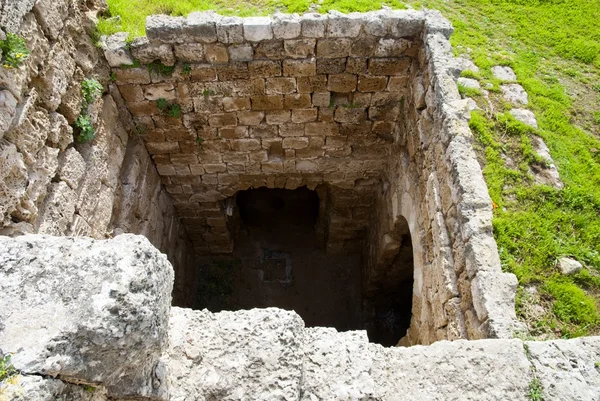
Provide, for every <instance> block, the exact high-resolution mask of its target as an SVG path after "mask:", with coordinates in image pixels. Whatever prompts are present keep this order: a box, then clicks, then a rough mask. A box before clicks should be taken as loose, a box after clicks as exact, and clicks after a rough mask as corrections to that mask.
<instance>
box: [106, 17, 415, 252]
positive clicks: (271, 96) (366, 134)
mask: <svg viewBox="0 0 600 401" xmlns="http://www.w3.org/2000/svg"><path fill="white" fill-rule="evenodd" d="M424 19H425V13H422V12H393V11H384V12H377V13H367V14H356V15H354V14H353V15H343V14H339V13H337V14H336V13H331V14H329V15H323V16H322V15H316V14H307V15H303V16H301V17H300V16H297V15H276V16H274V17H273V18H272V19H271V18H267V17H265V18H263V17H261V18H245V19H241V18H233V17H231V18H230V17H221V16H219V15H217V14H214V13H210V12H209V13H193V14H191V15H190V16H188V17H187V18H183V17H167V16H151V17H149V18H148V21H147V27H146V31H147V34H148V37H147V38H140V39H136V40H134V42H133V43H132V44H131V45H130V46H127V45H126V43H125V35H121V34H117V35H115V36H113V37H111V38H109V40H108V41H107V46H106V56H107V59H108V60H109V61H110V62H111V63H112V65H113V67H115V68H113V73H114V74H115V76H116V82H117V84H118V85H119V89H120V91H121V93H122V95H123V97H124V98H125V100H126V102H127V106H128V108H129V110H130V111H131V112H132V114H133V115H134V116H135V118H136V123H137V124H138V126H139V127H141V128H142V129H143V131H144V134H143V135H142V136H143V137H144V139H145V141H146V147H147V149H148V151H149V152H150V153H151V154H152V155H153V156H152V157H153V159H154V161H155V163H156V165H157V168H158V171H159V173H160V174H161V176H162V177H163V179H164V180H165V183H166V188H167V190H168V191H169V192H170V193H171V195H172V196H173V199H174V200H175V204H176V207H177V208H178V210H179V212H180V214H181V215H182V216H184V217H185V218H184V219H183V221H184V223H185V224H186V227H187V229H188V232H189V233H190V235H191V237H192V241H193V242H194V246H195V248H196V250H197V251H198V252H200V253H221V252H230V251H231V249H232V238H231V233H230V230H229V229H228V227H227V217H226V216H225V214H224V213H223V210H222V209H223V207H222V201H224V200H225V199H227V198H229V197H232V196H234V195H235V194H236V193H237V192H238V191H240V190H245V189H248V188H252V187H255V188H256V187H268V188H287V189H295V188H297V187H299V186H303V185H306V186H308V187H309V188H310V189H314V188H316V187H318V186H319V185H325V186H326V188H327V194H328V195H327V199H328V200H329V201H328V203H329V204H328V205H327V210H328V211H329V215H328V224H327V233H326V238H327V247H328V249H330V250H350V249H357V248H358V249H361V248H362V239H363V238H364V234H365V232H366V230H367V226H368V223H369V217H370V213H371V209H372V206H373V204H374V201H375V198H376V196H377V194H378V193H379V191H380V188H381V186H382V182H383V180H384V179H385V167H386V161H387V160H388V159H389V158H390V156H391V149H392V142H393V140H394V139H393V138H394V136H395V130H396V128H397V125H396V122H397V121H398V120H399V119H401V113H400V110H401V107H400V104H401V103H402V99H403V98H404V97H405V96H406V93H407V84H408V78H409V75H410V71H411V68H414V66H416V64H415V60H416V56H417V54H418V52H419V49H420V48H421V47H422V44H421V38H420V32H421V28H422V25H423V21H424ZM119 42H120V43H119ZM129 51H130V53H129ZM134 59H135V60H137V61H139V62H141V63H143V64H150V63H157V62H160V63H162V64H164V65H169V66H174V71H173V73H172V74H171V75H168V74H166V75H165V74H163V75H161V74H160V73H157V72H152V71H149V69H148V68H146V67H145V66H142V67H135V66H134V65H135V63H134ZM123 64H130V65H129V66H127V65H123ZM132 66H133V67H132ZM159 99H161V101H166V102H168V103H169V104H170V105H173V104H176V105H178V106H179V107H180V108H181V116H173V115H172V114H171V116H169V114H168V109H167V110H160V109H159V108H158V107H157V106H158V101H159ZM168 107H171V106H168Z"/></svg>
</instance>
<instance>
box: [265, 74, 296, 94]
mask: <svg viewBox="0 0 600 401" xmlns="http://www.w3.org/2000/svg"><path fill="white" fill-rule="evenodd" d="M295 91H296V78H285V77H275V78H267V79H266V80H265V93H266V94H267V95H282V94H287V93H293V92H295Z"/></svg>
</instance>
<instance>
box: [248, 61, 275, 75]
mask: <svg viewBox="0 0 600 401" xmlns="http://www.w3.org/2000/svg"><path fill="white" fill-rule="evenodd" d="M248 70H249V71H250V75H251V76H253V77H279V76H281V61H274V60H254V61H251V62H249V63H248Z"/></svg>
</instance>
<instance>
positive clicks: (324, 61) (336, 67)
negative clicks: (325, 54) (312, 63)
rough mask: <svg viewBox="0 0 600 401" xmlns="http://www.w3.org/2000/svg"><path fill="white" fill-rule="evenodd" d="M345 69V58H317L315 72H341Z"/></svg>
mask: <svg viewBox="0 0 600 401" xmlns="http://www.w3.org/2000/svg"><path fill="white" fill-rule="evenodd" d="M344 71H346V58H319V59H317V74H342V73H343V72H344Z"/></svg>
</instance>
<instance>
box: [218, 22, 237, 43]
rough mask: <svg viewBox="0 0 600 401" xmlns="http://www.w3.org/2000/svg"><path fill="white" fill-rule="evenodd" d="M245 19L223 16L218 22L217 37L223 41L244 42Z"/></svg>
mask: <svg viewBox="0 0 600 401" xmlns="http://www.w3.org/2000/svg"><path fill="white" fill-rule="evenodd" d="M242 21H243V19H242V18H240V17H223V18H222V19H221V20H220V21H219V23H218V24H217V39H218V41H219V42H221V43H242V42H243V41H244V29H243V27H242Z"/></svg>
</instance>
